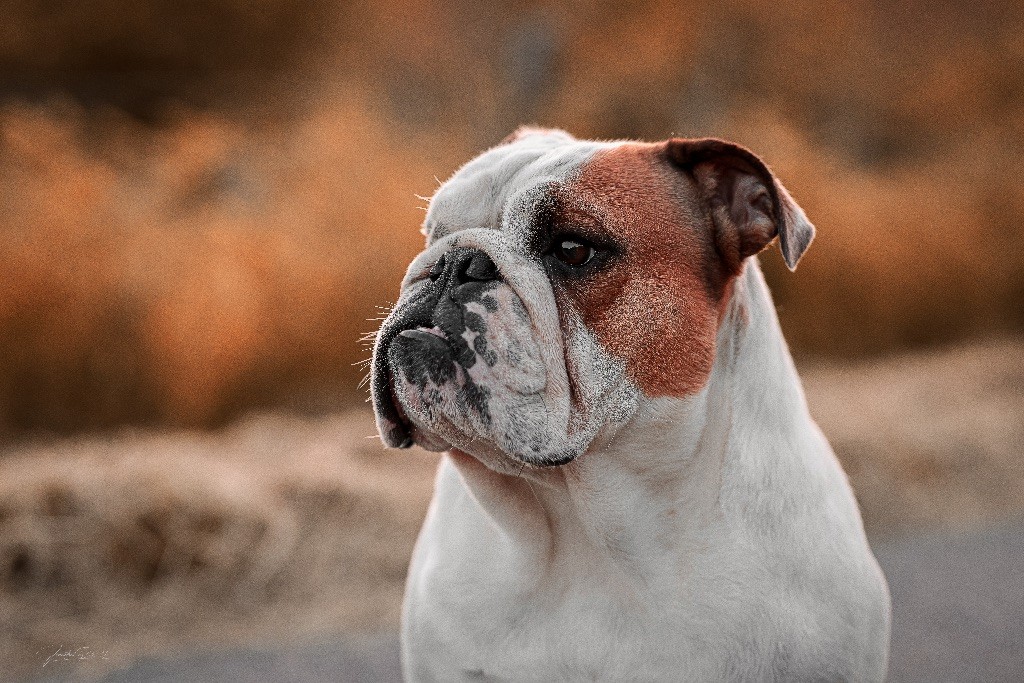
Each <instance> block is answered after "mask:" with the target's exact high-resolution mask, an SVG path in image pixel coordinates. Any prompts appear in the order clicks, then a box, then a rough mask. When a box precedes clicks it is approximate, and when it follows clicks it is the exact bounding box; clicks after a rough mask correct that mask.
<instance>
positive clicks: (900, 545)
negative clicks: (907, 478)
mask: <svg viewBox="0 0 1024 683" xmlns="http://www.w3.org/2000/svg"><path fill="white" fill-rule="evenodd" d="M875 551H876V554H877V555H878V559H879V561H880V562H881V563H882V567H883V569H885V573H886V575H887V576H888V577H889V585H890V588H891V590H892V597H893V605H894V622H893V641H892V657H891V666H890V680H891V681H893V682H905V681H927V682H929V683H939V682H942V681H956V682H957V683H966V682H969V681H979V682H981V681H984V682H986V683H997V682H999V681H1008V682H1009V681H1012V682H1014V683H1017V682H1019V681H1021V680H1024V521H1021V522H1017V523H1014V524H1005V525H1002V526H998V527H994V528H990V529H987V530H983V531H974V532H970V533H963V534H949V533H941V534H940V533H935V534H924V535H917V536H910V537H905V538H900V539H893V540H889V541H885V542H880V543H876V544H875ZM399 677H400V670H399V662H398V640H397V637H396V636H375V637H367V638H364V639H357V640H350V641H348V642H343V643H321V644H315V645H305V646H301V647H293V648H290V649H283V650H276V651H256V650H231V651H222V652H210V653H197V654H192V655H188V656H184V657H179V658H177V659H170V660H155V659H147V660H142V661H139V662H136V663H135V664H133V665H132V666H130V667H129V668H127V669H124V670H121V671H118V672H115V673H113V674H110V675H109V676H107V677H106V678H104V679H103V681H104V683H127V682H129V681H130V682H132V683H135V682H139V683H142V682H145V683H156V682H171V681H211V682H221V681H223V682H224V683H228V682H230V683H248V682H253V683H255V682H256V681H260V682H262V681H267V682H270V681H274V682H278V681H280V682H282V683H284V682H288V681H295V682H299V681H302V682H309V683H313V682H326V681H353V682H361V681H396V680H399ZM51 680H57V679H51ZM63 680H70V679H63Z"/></svg>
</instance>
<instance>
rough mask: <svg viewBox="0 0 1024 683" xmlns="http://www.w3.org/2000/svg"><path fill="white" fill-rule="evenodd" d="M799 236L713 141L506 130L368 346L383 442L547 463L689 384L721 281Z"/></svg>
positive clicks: (453, 183) (697, 377)
mask: <svg viewBox="0 0 1024 683" xmlns="http://www.w3.org/2000/svg"><path fill="white" fill-rule="evenodd" d="M813 230H814V229H813V227H812V226H811V225H810V223H808V222H807V220H806V218H805V217H804V215H803V212H802V211H800V209H799V207H797V206H796V204H794V203H793V201H792V200H791V199H790V198H789V195H788V194H787V193H786V191H785V189H783V188H782V186H781V185H780V184H779V183H778V182H777V181H776V180H775V178H774V177H773V176H772V174H771V172H770V171H769V170H768V169H767V167H766V166H765V165H764V164H763V163H762V162H761V161H760V160H759V159H758V158H757V157H756V156H754V155H753V154H751V153H750V152H748V151H747V150H745V149H743V148H741V147H739V146H736V145H732V144H730V143H725V142H722V141H719V140H712V139H703V140H681V139H674V140H669V141H667V142H664V143H658V144H641V143H630V142H614V143H598V142H586V141H578V140H575V139H573V138H572V137H571V136H569V135H568V134H566V133H564V132H561V131H547V130H534V129H523V130H520V131H518V132H517V133H516V134H514V135H513V136H510V138H509V139H508V140H506V142H504V143H503V144H501V145H499V146H497V147H495V148H493V149H491V150H488V151H487V152H485V153H483V154H482V155H480V156H479V157H477V158H476V159H474V160H473V161H471V162H469V163H468V164H466V165H465V166H464V167H463V168H461V169H460V170H459V171H458V172H457V173H456V174H455V175H454V176H453V177H452V178H451V179H450V180H449V181H448V182H446V183H445V184H444V185H442V186H441V188H439V189H438V191H437V193H436V194H435V195H434V197H433V199H432V200H431V202H430V207H429V209H428V212H427V217H426V221H425V223H424V232H425V233H426V235H427V248H426V249H425V250H424V251H423V252H422V253H421V254H420V255H419V256H418V257H417V258H416V259H415V260H414V261H413V262H412V264H411V265H410V267H409V270H408V273H407V274H406V277H405V280H404V281H403V283H402V291H401V295H400V297H399V300H398V303H397V304H396V305H395V307H394V309H393V310H392V312H391V314H390V315H389V316H388V317H387V319H386V320H385V321H384V324H383V325H382V326H381V328H380V331H379V333H378V335H377V340H376V344H375V347H374V352H373V363H372V368H371V373H372V375H371V377H372V385H371V386H372V394H373V402H374V408H375V410H376V414H377V424H378V428H379V430H380V433H381V437H382V439H383V440H384V443H385V445H388V446H392V447H406V446H409V445H412V444H413V443H418V444H420V445H421V446H423V447H425V448H428V449H432V450H446V449H448V448H450V447H453V446H454V447H456V448H458V449H459V450H462V451H464V452H467V453H469V454H471V455H474V456H476V457H477V458H479V459H480V460H482V461H483V462H485V463H486V464H488V465H490V466H492V467H494V468H496V469H499V470H504V471H507V470H508V467H509V465H510V464H511V465H514V464H515V463H525V464H530V465H539V466H543V465H560V464H564V463H567V462H569V461H571V460H572V459H574V458H576V457H578V456H579V455H581V454H582V453H584V452H585V451H586V450H587V448H588V447H589V446H590V445H591V444H592V443H593V442H594V440H595V438H596V437H597V436H598V435H599V434H600V433H601V432H602V430H605V429H614V428H615V427H616V426H617V425H621V424H623V423H624V422H626V421H628V420H629V419H630V418H631V417H632V416H633V415H634V414H635V412H636V410H637V408H638V407H639V406H640V404H641V402H643V401H644V400H647V399H651V398H655V397H662V396H675V397H685V396H688V395H692V394H694V393H696V392H698V391H699V390H700V389H701V387H702V386H703V385H704V384H705V382H706V381H707V378H708V376H709V374H710V372H711V366H712V363H713V361H714V357H715V338H716V333H717V329H718V325H719V322H720V320H721V318H722V314H723V311H724V308H725V305H726V304H727V302H728V298H729V296H730V292H731V283H732V282H733V280H734V279H735V277H736V275H737V274H738V273H739V272H740V269H741V267H742V262H743V260H744V259H745V258H747V257H748V256H750V255H752V254H755V253H757V252H758V251H760V250H761V249H763V248H764V247H765V246H766V245H767V244H768V243H769V242H771V241H772V239H774V238H775V237H776V236H780V237H781V243H782V249H783V254H784V256H785V258H786V261H787V263H788V264H789V265H790V267H794V266H795V264H796V261H797V260H798V259H799V257H800V255H801V254H802V253H803V250H804V249H805V248H806V246H807V244H808V243H809V242H810V240H811V238H812V236H813Z"/></svg>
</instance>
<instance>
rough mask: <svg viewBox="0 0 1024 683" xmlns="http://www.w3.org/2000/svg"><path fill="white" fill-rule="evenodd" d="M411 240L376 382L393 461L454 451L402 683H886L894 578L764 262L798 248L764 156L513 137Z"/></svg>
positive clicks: (552, 136)
mask: <svg viewBox="0 0 1024 683" xmlns="http://www.w3.org/2000/svg"><path fill="white" fill-rule="evenodd" d="M424 230H425V233H426V235H427V241H428V246H427V249H426V250H425V251H423V252H422V253H421V254H420V255H419V256H418V257H417V258H416V259H415V260H414V261H413V263H412V264H411V266H410V267H409V271H408V274H407V275H406V277H405V280H404V282H403V283H402V291H401V296H400V299H399V301H398V303H397V305H396V306H395V308H394V310H393V311H392V312H391V314H390V315H389V316H388V317H387V319H386V320H385V321H384V324H383V325H382V326H381V329H380V332H379V333H378V335H377V340H376V346H375V348H374V355H373V367H372V379H373V382H372V391H373V400H374V406H375V408H376V412H377V422H378V427H379V429H380V433H381V436H382V438H383V440H384V443H385V444H386V445H388V446H392V447H400V448H401V447H408V446H410V445H412V444H414V443H415V444H419V445H421V446H423V447H424V448H428V449H430V450H437V451H447V452H446V454H445V455H444V456H443V457H442V459H441V465H440V469H439V471H438V475H437V482H436V491H435V495H434V499H433V502H432V504H431V506H430V510H429V512H428V513H427V518H426V522H425V523H424V526H423V530H422V532H421V533H420V537H419V540H418V542H417V544H416V549H415V552H414V554H413V558H412V564H411V567H410V569H409V578H408V585H407V590H406V597H405V606H404V617H403V624H402V640H403V661H404V664H403V666H404V670H405V674H406V677H407V678H409V679H412V680H439V681H441V680H443V681H448V680H477V679H487V680H544V681H555V680H614V681H620V680H621V681H625V680H673V681H675V680H686V681H724V680H730V681H733V680H735V681H767V680H829V681H832V680H835V681H880V680H882V679H883V678H884V677H885V672H886V660H887V654H888V643H889V622H890V607H889V596H888V590H887V587H886V583H885V579H884V578H883V575H882V573H881V571H880V570H879V567H878V564H877V563H876V561H875V558H874V557H873V555H872V553H871V550H870V549H869V547H868V544H867V541H866V540H865V537H864V530H863V527H862V524H861V519H860V515H859V514H858V511H857V505H856V503H855V501H854V497H853V494H852V493H851V491H850V487H849V485H848V483H847V480H846V477H845V476H844V474H843V472H842V470H841V469H840V467H839V464H838V463H837V461H836V459H835V456H834V455H833V454H832V450H831V449H830V447H829V445H828V442H827V441H826V440H825V437H824V436H823V435H822V433H821V431H820V430H819V429H818V427H817V426H816V425H815V423H814V421H813V420H812V419H811V416H810V415H809V414H808V411H807V406H806V403H805V401H804V396H803V392H802V390H801V387H800V381H799V379H798V377H797V374H796V371H795V369H794V367H793V362H792V360H791V358H790V355H789V352H788V350H787V348H786V343H785V341H784V340H783V338H782V335H781V333H780V331H779V325H778V320H777V319H776V316H775V310H774V307H773V305H772V300H771V297H770V295H769V293H768V290H767V288H766V286H765V283H764V280H763V279H762V276H761V272H760V270H759V269H758V266H757V262H756V259H755V258H753V256H754V254H756V253H757V252H759V251H761V250H762V249H763V248H764V247H765V246H766V245H768V244H769V243H770V242H771V241H772V240H773V239H775V238H776V237H778V238H779V242H780V245H781V248H782V253H783V255H784V257H785V260H786V263H787V264H788V265H789V266H790V267H791V268H792V267H794V266H795V265H796V263H797V260H798V259H799V258H800V256H801V254H802V253H803V251H804V249H805V248H806V247H807V245H808V243H809V242H810V241H811V238H812V237H813V234H814V228H813V226H812V225H811V224H810V223H809V222H808V221H807V218H806V217H805V216H804V213H803V211H802V210H801V209H800V208H799V207H798V206H797V205H796V204H795V203H794V202H793V200H792V198H791V197H790V196H789V194H788V193H787V192H786V190H785V189H784V188H783V187H782V185H781V184H780V183H779V182H778V181H777V180H776V179H775V177H774V176H773V175H772V173H771V172H770V171H769V170H768V168H767V167H766V166H765V164H764V163H763V162H762V161H761V160H760V159H758V157H756V156H755V155H754V154H752V153H751V152H749V151H747V150H746V149H744V148H742V147H740V146H737V145H734V144H730V143H727V142H723V141H720V140H713V139H699V140H685V139H673V140H669V141H667V142H663V143H658V144H639V143H633V142H612V143H606V142H586V141H578V140H575V139H574V138H572V137H571V136H570V135H568V134H566V133H564V132H561V131H550V130H537V129H522V130H520V131H518V132H517V133H516V134H514V135H513V136H511V137H510V138H509V139H507V140H506V141H505V142H504V143H502V144H501V145H499V146H497V147H495V148H493V149H491V150H489V151H487V152H485V153H484V154H482V155H480V156H479V157H477V158H476V159H474V160H473V161H471V162H469V163H468V164H466V165H465V166H464V167H463V168H462V169H460V170H459V171H458V172H457V173H456V174H455V175H454V177H452V178H451V179H450V180H449V181H448V182H446V183H445V184H444V185H443V186H442V187H441V188H440V189H439V190H438V191H437V193H436V195H435V196H434V197H433V199H432V200H431V202H430V208H429V210H428V213H427V218H426V223H425V225H424Z"/></svg>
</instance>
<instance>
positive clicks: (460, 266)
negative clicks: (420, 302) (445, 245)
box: [430, 249, 501, 286]
mask: <svg viewBox="0 0 1024 683" xmlns="http://www.w3.org/2000/svg"><path fill="white" fill-rule="evenodd" d="M444 276H447V277H446V279H448V278H450V280H451V285H450V286H456V285H461V284H466V283H467V282H490V281H491V280H497V279H499V278H500V277H501V275H500V274H499V273H498V267H497V266H496V265H494V261H492V260H491V257H490V256H488V255H487V254H485V253H484V252H482V251H480V250H479V249H453V250H452V251H449V252H448V253H447V254H444V255H443V256H441V258H440V259H438V261H437V263H435V264H434V267H433V268H431V269H430V279H431V280H438V279H440V278H442V277H444Z"/></svg>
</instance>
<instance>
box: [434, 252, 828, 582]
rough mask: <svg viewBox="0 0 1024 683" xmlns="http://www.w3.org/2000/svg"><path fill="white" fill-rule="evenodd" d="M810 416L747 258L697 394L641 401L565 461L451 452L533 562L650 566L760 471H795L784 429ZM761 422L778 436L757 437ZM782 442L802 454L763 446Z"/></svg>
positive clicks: (754, 486)
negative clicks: (537, 462) (521, 462)
mask: <svg viewBox="0 0 1024 683" xmlns="http://www.w3.org/2000/svg"><path fill="white" fill-rule="evenodd" d="M809 420H810V416H809V415H808V413H807V409H806V403H805V401H804V397H803V393H802V391H801V389H800V384H799V380H798V378H797V376H796V370H795V368H794V367H793V362H792V359H791V357H790V355H789V351H788V349H787V348H786V344H785V341H784V340H783V338H782V334H781V332H780V331H779V327H778V319H777V317H776V314H775V308H774V305H773V303H772V300H771V296H770V294H769V293H768V289H767V286H766V285H765V283H764V279H763V277H762V275H761V272H760V270H759V268H758V266H757V263H756V261H754V260H753V259H751V260H750V261H749V262H748V264H747V266H746V267H745V269H744V271H743V273H742V274H741V275H740V276H739V277H738V278H737V280H736V281H735V283H734V287H733V293H732V296H731V300H730V302H729V305H728V308H727V310H726V312H725V315H724V316H723V319H722V322H721V324H720V327H719V332H718V336H717V350H716V358H715V363H714V366H713V369H712V372H711V375H710V378H709V380H708V382H707V384H706V385H705V387H704V388H703V389H702V390H701V391H700V392H699V393H698V394H696V395H695V396H692V397H688V398H685V399H674V398H660V399H654V400H647V401H643V402H642V404H641V408H640V409H639V410H638V412H637V414H636V415H635V416H634V417H633V418H632V419H631V420H630V421H629V422H628V423H626V424H624V425H621V426H619V427H618V428H617V429H615V431H614V432H611V433H607V434H601V435H600V436H599V437H598V439H596V440H595V443H594V446H593V447H592V448H591V449H590V450H589V451H588V452H587V453H585V454H584V455H583V456H581V457H580V458H578V459H577V460H575V461H573V462H572V463H570V464H568V465H565V466H563V467H559V468H553V469H550V470H544V469H531V470H528V471H524V472H522V473H519V474H512V475H505V474H499V473H497V472H494V471H493V470H491V469H488V468H487V467H486V466H484V465H482V464H481V463H480V462H479V461H477V460H476V459H475V458H473V457H471V456H469V455H466V454H463V453H460V452H458V451H453V452H452V453H450V454H449V457H450V458H451V459H452V461H453V462H454V463H455V465H456V467H457V469H458V470H459V472H460V473H461V475H462V478H463V480H464V481H465V483H466V485H467V486H468V488H469V490H470V492H471V493H472V495H473V497H474V498H475V500H476V501H477V503H478V504H479V505H480V507H481V508H482V510H483V512H484V513H485V514H487V516H488V517H490V519H491V520H492V521H493V522H494V524H495V526H496V527H497V528H498V529H500V530H501V532H502V533H503V534H504V535H505V536H506V537H507V539H508V541H509V542H510V543H511V544H513V545H514V546H516V549H517V550H518V551H521V552H523V553H526V554H527V555H530V556H536V557H534V558H533V559H534V560H535V561H543V562H544V563H545V565H552V564H555V565H557V564H559V563H561V562H563V561H564V562H565V563H567V566H568V567H579V566H581V564H580V559H581V556H582V558H584V560H585V561H586V560H589V559H592V560H593V562H596V563H599V562H600V561H601V560H602V559H603V560H611V561H612V563H613V564H615V565H619V566H623V567H624V568H625V567H628V566H630V565H643V566H652V565H657V564H658V563H649V562H645V559H646V558H653V557H656V556H658V555H660V554H664V553H665V552H668V551H670V550H671V551H672V552H679V551H680V548H682V549H683V551H684V552H685V548H686V544H687V542H691V543H694V544H696V543H699V542H701V539H702V538H704V537H706V535H707V533H708V532H709V530H710V529H712V528H714V526H715V525H717V524H719V523H722V522H723V521H725V518H726V517H728V516H729V514H731V513H732V512H735V511H737V510H739V509H740V508H741V507H743V506H749V496H750V495H758V493H757V491H758V487H759V486H761V485H762V484H763V482H760V481H756V480H757V479H758V478H759V477H767V478H769V479H770V478H771V477H772V476H779V475H778V474H777V473H778V472H779V471H780V465H781V470H782V471H785V470H788V469H789V468H787V467H785V463H780V462H778V460H779V459H780V458H782V459H786V458H790V459H792V458H794V457H800V454H798V453H796V452H795V451H797V450H799V444H798V441H799V439H796V438H793V439H788V440H787V439H786V438H782V439H781V440H780V439H779V438H778V435H779V434H782V435H783V436H784V437H785V435H787V434H796V433H798V432H800V431H801V429H802V428H803V425H804V422H805V421H809ZM759 429H760V430H771V432H772V434H773V435H774V437H775V438H774V439H772V438H764V439H762V438H760V437H761V434H762V433H763V432H758V430H759ZM804 431H806V430H804ZM779 441H781V442H782V443H787V442H788V443H792V444H793V451H794V452H792V453H781V454H780V453H778V452H776V451H777V449H776V451H773V452H771V453H765V452H761V451H759V449H758V448H757V446H758V444H759V443H763V442H779ZM740 459H742V461H743V463H742V466H740V465H739V463H738V460H740ZM793 471H794V472H798V471H799V468H793ZM772 472H775V473H776V474H774V475H773V474H772ZM737 473H742V476H743V477H744V478H745V479H746V480H747V481H737ZM726 479H728V481H725V480H726ZM751 480H753V481H751ZM737 489H742V490H737ZM747 489H751V490H747ZM740 498H743V499H744V500H743V501H742V502H741V501H740V500H739V499H740ZM737 514H742V512H738V513H737ZM583 566H585V565H583Z"/></svg>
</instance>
